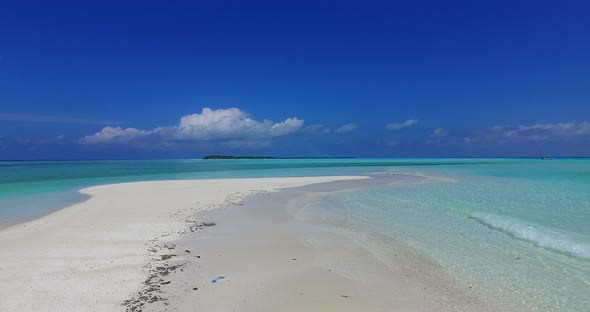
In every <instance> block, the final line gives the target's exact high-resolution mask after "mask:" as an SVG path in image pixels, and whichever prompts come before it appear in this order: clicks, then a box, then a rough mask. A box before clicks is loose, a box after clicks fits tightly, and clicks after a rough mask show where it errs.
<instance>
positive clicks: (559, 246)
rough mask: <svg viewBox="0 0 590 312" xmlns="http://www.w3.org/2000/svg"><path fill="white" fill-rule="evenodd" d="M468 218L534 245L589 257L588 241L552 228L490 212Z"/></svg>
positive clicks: (474, 214)
mask: <svg viewBox="0 0 590 312" xmlns="http://www.w3.org/2000/svg"><path fill="white" fill-rule="evenodd" d="M469 218H470V219H473V220H475V221H477V222H479V223H481V224H483V225H485V226H487V227H489V228H492V229H494V230H498V231H502V232H504V233H506V234H508V235H510V236H512V237H515V238H518V239H522V240H526V241H529V242H531V243H533V244H535V245H536V246H539V247H543V248H546V249H550V250H553V251H557V252H560V253H565V254H570V255H574V256H577V257H580V258H585V259H590V243H586V242H579V241H576V240H575V239H574V238H572V237H570V236H568V235H566V234H563V233H560V232H557V231H555V230H553V229H550V228H547V227H543V226H539V225H535V224H531V223H528V222H525V221H522V220H518V219H514V218H509V217H505V216H499V215H494V214H490V213H473V214H471V215H470V216H469Z"/></svg>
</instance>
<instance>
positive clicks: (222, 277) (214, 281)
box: [211, 276, 225, 284]
mask: <svg viewBox="0 0 590 312" xmlns="http://www.w3.org/2000/svg"><path fill="white" fill-rule="evenodd" d="M222 279H225V276H220V277H218V278H216V279H214V280H212V281H211V283H213V284H215V283H217V282H219V281H221V280H222Z"/></svg>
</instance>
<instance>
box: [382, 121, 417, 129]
mask: <svg viewBox="0 0 590 312" xmlns="http://www.w3.org/2000/svg"><path fill="white" fill-rule="evenodd" d="M416 123H418V120H417V119H408V120H406V121H404V122H401V123H398V122H391V123H388V124H387V125H386V126H385V129H387V130H399V129H403V128H409V127H411V126H413V125H415V124H416Z"/></svg>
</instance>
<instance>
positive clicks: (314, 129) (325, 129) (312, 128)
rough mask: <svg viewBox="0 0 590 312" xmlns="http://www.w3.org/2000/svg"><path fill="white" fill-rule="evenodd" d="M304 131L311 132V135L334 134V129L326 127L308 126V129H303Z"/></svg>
mask: <svg viewBox="0 0 590 312" xmlns="http://www.w3.org/2000/svg"><path fill="white" fill-rule="evenodd" d="M303 131H305V132H311V133H323V134H327V133H330V132H332V129H330V128H328V127H326V126H324V125H311V126H307V127H305V128H303Z"/></svg>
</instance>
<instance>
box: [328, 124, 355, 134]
mask: <svg viewBox="0 0 590 312" xmlns="http://www.w3.org/2000/svg"><path fill="white" fill-rule="evenodd" d="M356 128H358V125H357V124H354V123H347V124H345V125H342V126H340V127H338V128H336V130H334V132H336V133H346V132H351V131H354V130H356Z"/></svg>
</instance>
